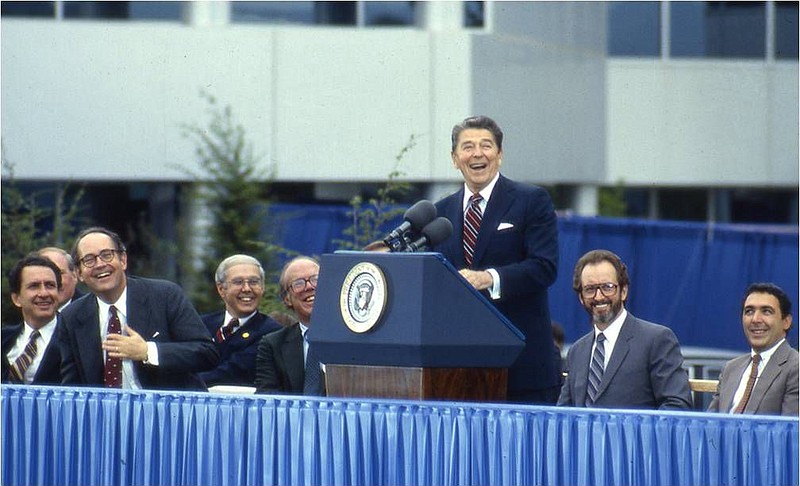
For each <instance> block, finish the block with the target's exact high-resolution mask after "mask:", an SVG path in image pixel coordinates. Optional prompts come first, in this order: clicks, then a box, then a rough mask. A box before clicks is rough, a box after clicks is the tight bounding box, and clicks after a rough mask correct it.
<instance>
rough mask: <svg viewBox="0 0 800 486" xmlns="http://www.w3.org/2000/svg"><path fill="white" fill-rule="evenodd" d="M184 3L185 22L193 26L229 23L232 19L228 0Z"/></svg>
mask: <svg viewBox="0 0 800 486" xmlns="http://www.w3.org/2000/svg"><path fill="white" fill-rule="evenodd" d="M182 5H183V22H184V23H186V24H188V25H191V26H192V27H212V26H220V25H228V24H229V23H230V21H231V8H230V3H229V2H227V1H196V2H195V1H192V2H183V4H182Z"/></svg>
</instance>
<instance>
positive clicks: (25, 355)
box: [11, 330, 39, 383]
mask: <svg viewBox="0 0 800 486" xmlns="http://www.w3.org/2000/svg"><path fill="white" fill-rule="evenodd" d="M38 337H39V331H38V330H34V331H33V332H32V333H31V335H30V337H29V338H28V344H26V345H25V350H24V351H23V352H22V354H21V355H19V357H18V358H17V359H16V360H15V361H14V364H12V365H11V374H12V375H13V378H14V381H15V382H18V383H25V371H27V370H28V367H29V366H30V365H31V363H33V358H35V357H36V350H37V346H36V339H37V338H38Z"/></svg>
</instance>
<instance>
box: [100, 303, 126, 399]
mask: <svg viewBox="0 0 800 486" xmlns="http://www.w3.org/2000/svg"><path fill="white" fill-rule="evenodd" d="M108 313H109V318H108V332H107V335H111V334H122V324H121V323H120V322H119V316H118V315H117V308H116V307H114V306H113V305H112V306H111V307H110V308H109V310H108ZM103 382H104V384H105V386H106V388H122V360H121V359H119V358H112V357H111V356H110V355H109V352H108V351H106V364H105V375H104V376H103Z"/></svg>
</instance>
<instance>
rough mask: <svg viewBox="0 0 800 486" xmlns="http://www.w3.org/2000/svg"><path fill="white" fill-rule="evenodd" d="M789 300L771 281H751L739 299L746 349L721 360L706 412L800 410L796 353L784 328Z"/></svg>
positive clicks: (789, 310) (788, 323)
mask: <svg viewBox="0 0 800 486" xmlns="http://www.w3.org/2000/svg"><path fill="white" fill-rule="evenodd" d="M791 327H792V304H791V302H790V301H789V297H788V296H787V295H786V293H785V292H784V291H783V290H782V289H781V288H780V287H778V286H777V285H775V284H772V283H755V284H752V285H750V286H749V287H748V288H747V291H746V292H745V294H744V300H743V301H742V328H744V335H745V337H746V338H747V341H748V342H749V343H750V348H751V349H750V352H749V353H747V354H745V355H742V356H739V357H738V358H734V359H732V360H730V361H728V362H727V363H726V364H725V367H724V368H723V369H722V374H720V375H719V384H718V385H717V392H716V393H715V394H714V399H713V400H711V403H710V404H709V406H708V411H709V412H721V413H748V414H773V415H791V416H795V417H796V416H797V415H798V408H800V398H798V355H797V351H795V350H794V349H792V348H791V347H789V343H787V342H786V333H787V332H789V329H791Z"/></svg>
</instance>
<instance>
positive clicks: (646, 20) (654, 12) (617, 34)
mask: <svg viewBox="0 0 800 486" xmlns="http://www.w3.org/2000/svg"><path fill="white" fill-rule="evenodd" d="M659 9H660V4H659V2H609V4H608V53H609V55H612V56H658V55H660V54H661V20H660V19H661V14H660V10H659Z"/></svg>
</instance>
